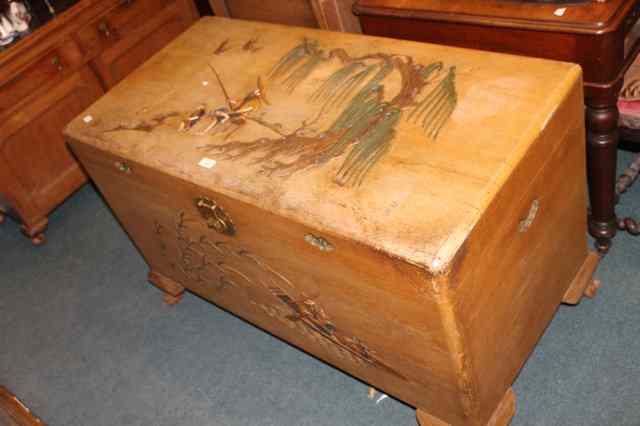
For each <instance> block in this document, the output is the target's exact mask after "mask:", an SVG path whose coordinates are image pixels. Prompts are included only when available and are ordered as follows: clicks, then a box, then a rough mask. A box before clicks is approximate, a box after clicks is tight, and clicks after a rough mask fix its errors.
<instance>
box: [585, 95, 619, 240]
mask: <svg viewBox="0 0 640 426" xmlns="http://www.w3.org/2000/svg"><path fill="white" fill-rule="evenodd" d="M614 92H615V93H617V90H616V91H614ZM612 95H613V93H609V96H607V100H608V101H607V100H605V101H603V100H602V99H595V100H594V99H588V100H587V108H586V120H587V174H588V178H589V199H590V202H591V214H590V216H589V232H590V234H591V235H592V236H593V237H594V238H595V239H596V243H595V245H596V248H597V249H598V251H599V252H600V253H606V252H607V251H608V250H609V247H610V246H611V239H612V238H613V237H614V236H615V234H616V217H615V209H614V207H615V181H616V165H617V155H618V153H617V149H618V115H619V114H618V108H617V106H616V102H615V100H616V99H615V96H612Z"/></svg>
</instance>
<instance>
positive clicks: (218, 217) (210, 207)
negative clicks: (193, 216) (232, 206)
mask: <svg viewBox="0 0 640 426" xmlns="http://www.w3.org/2000/svg"><path fill="white" fill-rule="evenodd" d="M195 205H196V208H197V209H198V211H199V212H200V215H201V216H202V218H203V219H204V220H205V221H206V222H207V226H208V227H209V228H211V229H215V230H216V231H218V232H219V233H221V234H224V235H229V236H231V235H235V233H236V228H235V225H234V224H233V221H232V220H231V218H230V217H229V216H228V215H227V214H226V213H225V211H224V210H222V207H220V206H219V205H218V204H217V203H216V202H215V201H213V200H211V199H209V198H207V197H198V198H196V199H195Z"/></svg>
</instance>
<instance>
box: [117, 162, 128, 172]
mask: <svg viewBox="0 0 640 426" xmlns="http://www.w3.org/2000/svg"><path fill="white" fill-rule="evenodd" d="M115 166H116V169H118V170H119V171H121V172H122V173H126V174H131V167H129V165H128V164H127V163H125V162H124V161H116V163H115Z"/></svg>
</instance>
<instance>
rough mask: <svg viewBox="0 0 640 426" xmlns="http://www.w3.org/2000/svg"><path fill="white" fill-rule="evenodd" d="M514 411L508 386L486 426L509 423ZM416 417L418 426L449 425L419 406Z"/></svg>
mask: <svg viewBox="0 0 640 426" xmlns="http://www.w3.org/2000/svg"><path fill="white" fill-rule="evenodd" d="M515 413H516V394H515V393H514V392H513V389H511V388H509V389H508V390H507V393H505V394H504V397H503V398H502V401H500V404H498V407H497V408H496V410H495V411H494V412H493V415H492V416H491V419H489V421H488V422H487V424H486V426H507V425H508V424H509V423H511V419H512V418H513V416H514V415H515ZM416 418H417V419H418V425H419V426H449V425H448V423H445V422H443V421H442V420H440V419H437V418H435V417H433V416H431V415H429V414H427V413H425V412H424V411H422V410H420V409H419V408H418V409H417V410H416Z"/></svg>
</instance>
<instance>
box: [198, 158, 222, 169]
mask: <svg viewBox="0 0 640 426" xmlns="http://www.w3.org/2000/svg"><path fill="white" fill-rule="evenodd" d="M216 164H218V162H217V161H216V160H214V159H212V158H207V157H204V158H203V159H202V160H200V162H199V163H198V166H200V167H204V168H205V169H212V168H213V167H214V166H215V165H216Z"/></svg>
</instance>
